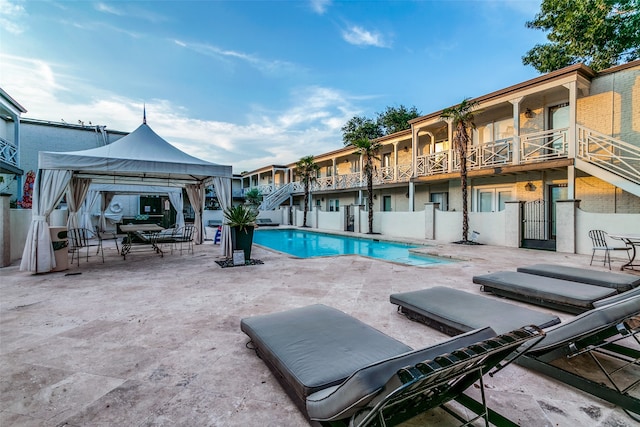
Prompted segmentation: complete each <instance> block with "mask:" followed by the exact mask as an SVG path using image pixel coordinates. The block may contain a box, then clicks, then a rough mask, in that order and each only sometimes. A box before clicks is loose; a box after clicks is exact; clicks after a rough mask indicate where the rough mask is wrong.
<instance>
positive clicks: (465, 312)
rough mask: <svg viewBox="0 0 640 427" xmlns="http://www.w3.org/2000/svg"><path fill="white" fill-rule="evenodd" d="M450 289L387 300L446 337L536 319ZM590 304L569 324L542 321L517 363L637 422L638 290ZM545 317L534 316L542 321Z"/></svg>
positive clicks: (639, 392) (639, 371)
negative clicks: (615, 407)
mask: <svg viewBox="0 0 640 427" xmlns="http://www.w3.org/2000/svg"><path fill="white" fill-rule="evenodd" d="M443 289H448V288H443ZM448 290H449V292H447V293H443V292H442V291H441V290H440V288H431V289H425V290H424V291H416V292H406V293H401V294H394V295H391V297H390V300H391V302H392V303H393V304H397V305H398V312H400V313H402V314H404V315H405V316H407V317H408V318H409V319H411V320H416V321H419V322H421V323H425V324H426V325H428V326H430V327H435V328H437V329H439V330H440V331H443V332H445V333H447V334H450V335H456V334H459V333H461V332H464V331H467V330H470V329H472V328H477V327H479V325H483V326H489V327H491V328H494V329H496V330H497V331H499V330H503V329H509V328H510V327H517V325H519V324H521V322H522V321H523V320H524V319H533V320H535V315H532V313H530V311H531V310H528V309H526V308H524V307H520V306H516V305H513V304H508V303H504V302H501V301H497V300H495V299H494V298H489V297H485V296H482V295H475V294H471V293H467V292H462V291H457V290H453V289H448ZM496 304H499V306H498V305H496ZM505 305H506V306H511V307H510V308H508V307H505ZM594 305H595V306H596V307H595V308H594V309H592V310H589V311H587V312H585V313H583V314H581V315H579V316H577V317H575V318H573V319H571V320H569V321H567V322H564V323H561V324H556V325H555V326H551V325H553V324H554V323H551V324H550V325H549V324H548V325H549V326H545V325H543V328H546V335H545V337H544V338H543V339H542V340H541V341H540V342H538V343H536V344H534V345H533V346H531V348H529V349H528V350H526V351H525V352H524V355H523V356H522V357H520V358H518V359H517V361H516V363H518V364H521V365H523V366H526V367H529V368H532V369H535V370H537V371H539V372H541V373H543V374H545V375H547V376H551V377H552V378H555V379H557V380H559V381H562V382H564V383H566V384H568V385H571V386H573V387H576V388H578V389H580V390H582V391H585V392H587V393H590V394H592V395H594V396H597V397H599V398H601V399H604V400H607V401H609V402H611V403H613V404H616V405H618V406H620V407H621V408H623V409H624V410H625V411H626V412H627V413H628V414H629V415H630V416H631V417H632V418H634V419H635V420H640V390H638V387H639V385H640V341H639V340H638V334H639V333H640V288H635V289H632V290H630V291H627V292H624V293H621V294H617V295H614V296H612V297H610V298H607V299H603V300H600V301H597V302H595V303H594ZM496 310H500V312H498V313H496ZM503 314H504V315H503ZM532 316H534V317H532ZM544 316H545V313H538V315H537V317H539V318H540V319H543V320H544ZM555 323H557V322H555ZM625 340H626V341H625ZM625 344H626V345H625Z"/></svg>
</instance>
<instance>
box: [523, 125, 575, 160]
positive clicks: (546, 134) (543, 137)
mask: <svg viewBox="0 0 640 427" xmlns="http://www.w3.org/2000/svg"><path fill="white" fill-rule="evenodd" d="M568 129H569V128H562V129H551V130H545V131H542V132H535V133H529V134H526V135H522V136H520V161H521V162H522V163H532V162H543V161H546V160H553V159H559V158H565V157H567V154H568V151H569V150H568V148H569V142H568V139H567V131H568Z"/></svg>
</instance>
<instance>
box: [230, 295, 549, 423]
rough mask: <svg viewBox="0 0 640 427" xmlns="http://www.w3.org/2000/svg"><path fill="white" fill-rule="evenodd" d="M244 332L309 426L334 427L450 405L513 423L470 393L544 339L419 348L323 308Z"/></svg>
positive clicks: (477, 340)
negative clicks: (455, 403) (498, 367)
mask: <svg viewBox="0 0 640 427" xmlns="http://www.w3.org/2000/svg"><path fill="white" fill-rule="evenodd" d="M240 327H241V330H242V331H243V332H244V333H246V334H247V335H248V336H249V338H250V342H249V343H248V345H247V346H248V347H249V348H253V349H254V350H255V351H256V354H257V355H258V356H259V357H260V358H261V359H262V360H263V361H264V362H265V364H266V365H267V366H268V367H269V368H270V370H271V371H272V372H273V374H274V376H275V377H276V378H277V379H278V381H279V382H280V384H281V385H282V387H283V388H284V390H285V391H286V392H287V394H288V395H289V397H290V398H291V399H292V400H293V401H294V402H295V403H296V405H297V406H298V408H299V409H300V410H301V412H302V413H303V414H304V415H305V417H306V418H307V419H308V420H309V421H310V422H311V424H312V425H332V426H341V425H344V426H346V425H352V426H377V425H386V426H391V425H396V424H398V423H401V422H403V421H405V420H407V419H410V418H412V417H414V416H415V415H417V414H420V413H422V412H424V411H426V410H428V409H431V408H435V407H438V406H442V405H444V404H445V403H447V402H449V401H451V400H456V401H458V402H459V403H461V404H463V405H464V406H466V407H467V408H469V409H471V410H472V411H474V412H476V413H478V414H480V415H479V416H480V417H481V418H484V421H485V424H486V425H488V423H489V422H490V421H491V422H492V423H496V422H499V423H500V424H502V425H515V424H513V423H511V422H510V421H509V420H507V419H506V418H504V417H502V416H500V415H499V414H496V413H495V412H493V411H491V410H488V409H487V407H486V401H485V400H484V393H482V398H483V399H482V403H479V402H477V401H475V400H473V399H471V398H470V397H468V396H467V395H466V394H464V391H465V390H466V389H467V388H469V387H470V386H471V385H472V384H474V383H475V382H477V381H480V383H481V385H480V389H481V390H484V386H483V385H482V376H483V375H484V374H486V373H487V372H489V370H491V369H493V368H494V367H495V366H496V365H498V364H499V363H500V362H502V361H503V360H505V359H506V358H507V357H511V356H512V354H513V352H514V350H515V349H516V348H518V347H521V346H522V345H524V344H525V343H527V342H529V343H533V342H535V341H536V340H539V339H540V338H541V337H542V334H543V332H542V331H541V330H540V329H538V328H536V327H533V326H532V327H526V328H522V329H517V330H515V331H512V332H509V333H507V334H502V335H496V333H495V332H494V331H493V330H492V329H491V328H482V329H477V330H474V331H471V332H467V333H465V334H462V335H459V336H457V337H454V338H452V339H449V340H447V341H445V342H442V343H440V344H436V345H433V346H430V347H427V348H423V349H419V350H413V349H412V348H411V347H409V346H407V345H405V344H403V343H402V342H400V341H398V340H396V339H394V338H391V337H389V336H388V335H385V334H383V333H382V332H380V331H378V330H376V329H374V328H372V327H371V326H368V325H367V324H365V323H363V322H361V321H359V320H357V319H355V318H354V317H351V316H349V315H347V314H345V313H343V312H342V311H340V310H337V309H334V308H331V307H328V306H325V305H321V304H317V305H311V306H307V307H302V308H297V309H291V310H287V311H284V312H279V313H272V314H266V315H258V316H254V317H249V318H245V319H242V321H241V325H240ZM442 407H443V409H445V410H446V411H447V412H449V411H451V410H450V409H448V408H447V407H446V406H442ZM451 413H452V415H454V416H456V417H460V415H459V414H457V413H455V412H451Z"/></svg>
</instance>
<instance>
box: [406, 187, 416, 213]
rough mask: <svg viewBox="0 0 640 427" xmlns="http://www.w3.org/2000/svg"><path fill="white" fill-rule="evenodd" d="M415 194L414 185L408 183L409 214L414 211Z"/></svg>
mask: <svg viewBox="0 0 640 427" xmlns="http://www.w3.org/2000/svg"><path fill="white" fill-rule="evenodd" d="M415 192H416V184H415V183H413V182H409V209H408V211H409V212H413V211H414V207H415Z"/></svg>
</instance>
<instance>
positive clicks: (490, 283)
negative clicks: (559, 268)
mask: <svg viewBox="0 0 640 427" xmlns="http://www.w3.org/2000/svg"><path fill="white" fill-rule="evenodd" d="M473 283H477V284H480V285H482V286H483V287H484V290H485V291H490V292H494V293H496V294H498V295H504V296H507V297H509V298H513V299H518V300H522V301H527V302H531V303H534V304H540V305H548V306H550V307H554V308H558V309H562V310H565V311H570V312H574V313H579V312H582V311H586V310H589V309H591V308H593V302H594V301H597V300H600V299H603V298H607V297H610V296H613V295H615V294H616V291H615V289H611V288H604V287H602V286H594V285H587V284H584V283H578V282H570V281H568V280H560V279H554V278H551V277H544V276H536V275H534V274H526V273H520V272H516V271H499V272H497V273H491V274H485V275H482V276H474V277H473Z"/></svg>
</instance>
